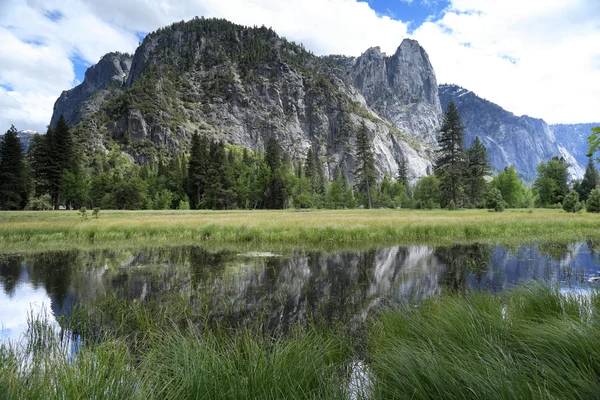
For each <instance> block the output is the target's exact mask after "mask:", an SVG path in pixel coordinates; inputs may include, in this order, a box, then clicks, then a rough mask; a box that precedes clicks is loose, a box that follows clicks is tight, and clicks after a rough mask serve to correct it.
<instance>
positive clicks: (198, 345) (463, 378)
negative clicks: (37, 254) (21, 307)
mask: <svg viewBox="0 0 600 400" xmlns="http://www.w3.org/2000/svg"><path fill="white" fill-rule="evenodd" d="M107 304H111V305H110V306H109V307H106V306H107ZM99 306H100V308H102V309H104V311H103V312H104V314H103V315H102V316H101V317H100V316H98V315H96V313H97V312H100V311H98V310H99V309H100V308H99V309H98V310H96V311H94V310H93V309H92V308H90V309H87V310H82V309H81V308H80V309H78V310H76V313H75V315H74V317H73V318H72V319H70V320H65V321H62V323H63V327H64V328H67V329H73V330H74V331H77V330H79V332H80V333H81V334H83V335H89V337H88V338H87V339H84V340H83V342H82V344H81V347H80V348H79V349H78V350H77V352H76V354H73V353H72V352H70V351H68V349H70V348H71V347H70V346H71V345H68V346H65V344H64V342H63V340H64V339H61V338H62V337H63V336H61V335H60V332H56V331H55V330H56V327H51V326H48V324H47V322H45V321H43V320H42V321H36V320H32V322H31V324H30V329H29V331H28V335H27V336H28V338H29V339H31V344H30V345H27V346H22V347H19V346H4V347H2V348H0V398H30V399H33V398H44V399H59V398H60V399H64V398H97V399H123V398H128V399H166V398H168V399H192V398H193V399H197V398H203V399H213V398H214V399H216V398H230V399H280V398H293V399H315V398H319V399H320V398H323V399H325V398H326V399H336V398H339V399H342V398H349V393H350V387H351V379H352V378H351V376H352V374H353V372H352V366H353V365H356V361H357V360H359V361H360V360H363V361H364V364H365V368H364V369H363V371H362V374H363V377H365V378H366V380H367V381H368V382H367V383H368V384H367V385H366V388H367V389H368V390H366V391H365V392H363V395H365V398H372V399H405V398H406V399H408V398H410V399H430V398H436V399H474V398H482V399H506V398H518V399H557V398H561V399H562V398H573V399H589V398H597V396H598V393H600V381H599V380H598V376H599V374H600V344H599V342H598V337H600V335H599V334H600V295H599V294H598V293H596V292H591V293H590V292H588V293H584V294H579V295H575V294H566V295H565V294H564V293H561V292H559V291H558V290H557V289H553V288H550V287H547V286H542V285H538V284H535V285H533V284H532V285H526V286H522V287H518V288H516V289H513V290H511V291H509V292H507V293H504V294H489V293H479V292H477V293H471V294H469V295H468V296H467V295H460V294H448V293H445V294H444V295H442V296H441V297H439V298H435V299H430V300H428V301H425V302H423V303H420V304H418V305H410V306H408V305H407V306H405V307H401V308H388V309H384V310H381V311H379V312H377V313H375V314H372V315H371V316H370V317H369V320H368V329H367V330H366V331H365V332H364V337H363V340H364V342H365V343H366V344H365V346H357V345H356V343H355V342H354V340H353V339H352V340H349V336H348V335H347V334H345V333H344V332H345V329H346V328H345V327H335V326H334V327H331V326H327V325H324V324H320V325H318V324H308V325H305V326H300V325H298V326H296V327H294V328H293V329H291V330H290V331H288V332H287V333H286V334H284V335H272V334H269V333H268V332H265V331H264V330H263V329H262V327H261V326H259V325H260V324H257V326H254V327H252V326H250V327H247V326H244V327H240V328H239V329H231V328H223V327H219V326H213V327H210V326H208V325H207V324H204V323H203V322H202V320H200V321H196V322H194V321H193V320H192V319H190V318H189V316H188V315H187V311H184V312H180V311H178V308H179V307H180V305H178V304H176V303H175V304H173V305H169V306H168V305H159V304H153V305H149V306H148V307H144V306H142V305H138V304H133V305H131V304H129V305H128V304H127V303H126V302H124V301H121V300H119V299H116V298H109V299H105V300H103V303H101V304H99ZM90 310H92V311H90ZM77 312H78V313H79V314H78V313H77ZM92 331H94V332H95V335H92V334H91V332H92ZM132 332H137V335H135V336H132ZM61 343H62V344H61ZM68 343H70V344H72V342H68ZM357 347H360V349H357ZM65 349H67V351H65Z"/></svg>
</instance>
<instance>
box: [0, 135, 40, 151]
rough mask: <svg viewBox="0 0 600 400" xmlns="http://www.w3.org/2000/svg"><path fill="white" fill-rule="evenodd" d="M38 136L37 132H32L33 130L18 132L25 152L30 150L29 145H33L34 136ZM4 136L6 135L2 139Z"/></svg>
mask: <svg viewBox="0 0 600 400" xmlns="http://www.w3.org/2000/svg"><path fill="white" fill-rule="evenodd" d="M36 134H37V132H36V131H32V130H24V131H18V132H17V137H18V138H19V140H20V141H21V144H22V145H23V150H24V151H25V152H27V150H28V149H29V143H31V139H32V138H33V135H36ZM2 136H4V134H1V135H0V137H2Z"/></svg>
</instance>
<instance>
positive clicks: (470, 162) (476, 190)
mask: <svg viewBox="0 0 600 400" xmlns="http://www.w3.org/2000/svg"><path fill="white" fill-rule="evenodd" d="M466 158H467V169H466V172H467V174H466V176H465V183H466V190H467V195H468V197H469V202H470V203H471V204H472V205H473V206H478V205H482V204H483V201H484V195H485V187H486V182H485V176H486V175H489V174H490V172H491V170H492V167H491V165H490V161H489V158H488V154H487V149H486V148H485V146H484V145H483V143H481V140H479V136H476V137H475V141H474V142H473V145H472V146H471V147H470V148H468V149H467V152H466Z"/></svg>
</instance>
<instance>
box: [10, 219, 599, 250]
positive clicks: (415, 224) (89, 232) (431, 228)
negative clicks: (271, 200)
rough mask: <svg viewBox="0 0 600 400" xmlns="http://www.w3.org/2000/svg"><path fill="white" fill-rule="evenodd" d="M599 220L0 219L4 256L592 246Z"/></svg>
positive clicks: (597, 236)
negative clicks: (192, 247)
mask: <svg viewBox="0 0 600 400" xmlns="http://www.w3.org/2000/svg"><path fill="white" fill-rule="evenodd" d="M598 228H600V215H592V214H568V213H564V212H562V210H535V212H532V213H525V212H522V211H521V210H512V211H507V212H504V213H489V212H487V211H481V210H462V211H452V212H451V211H416V210H342V211H333V210H327V211H318V210H315V211H311V212H303V213H298V212H293V211H287V210H286V211H222V212H216V211H215V212H207V211H168V212H161V211H152V212H149V211H131V212H125V211H120V212H118V211H107V212H103V213H102V216H101V218H99V219H93V220H87V221H82V220H81V219H80V218H79V217H78V216H77V213H76V212H75V211H62V212H60V211H59V212H2V213H0V248H2V249H3V250H4V251H5V252H24V251H43V250H51V249H60V248H72V247H101V248H109V247H115V246H123V245H126V246H133V245H136V244H144V245H149V244H156V245H168V244H197V243H206V244H211V245H223V244H236V245H238V246H247V247H249V248H253V249H271V248H273V247H280V246H294V247H319V248H326V247H338V248H339V247H354V248H356V247H364V246H371V247H372V246H375V245H378V246H381V245H386V244H387V245H393V244H403V243H405V244H452V243H470V242H474V241H477V242H485V243H502V244H518V243H523V242H533V241H549V240H554V241H556V240H561V241H576V240H584V239H600V229H598Z"/></svg>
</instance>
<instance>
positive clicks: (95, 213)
mask: <svg viewBox="0 0 600 400" xmlns="http://www.w3.org/2000/svg"><path fill="white" fill-rule="evenodd" d="M92 217H94V218H96V219H98V218H100V208H98V207H94V209H93V210H92Z"/></svg>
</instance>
